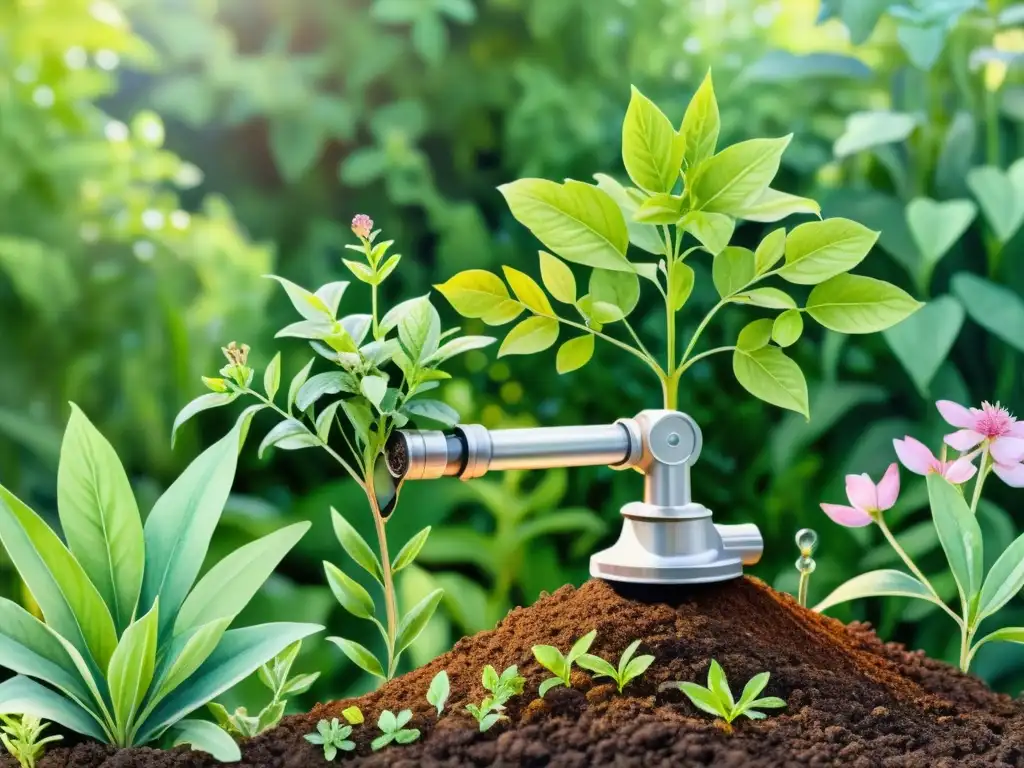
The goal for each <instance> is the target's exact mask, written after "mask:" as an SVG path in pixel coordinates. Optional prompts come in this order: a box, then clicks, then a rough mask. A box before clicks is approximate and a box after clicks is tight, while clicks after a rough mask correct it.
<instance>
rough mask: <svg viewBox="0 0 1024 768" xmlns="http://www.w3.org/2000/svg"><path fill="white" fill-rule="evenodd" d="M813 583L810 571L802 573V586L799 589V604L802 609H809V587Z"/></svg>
mask: <svg viewBox="0 0 1024 768" xmlns="http://www.w3.org/2000/svg"><path fill="white" fill-rule="evenodd" d="M810 581H811V573H810V571H800V586H799V587H798V588H797V593H796V595H797V597H796V599H797V602H798V603H800V607H801V608H806V607H807V586H808V585H809V584H810Z"/></svg>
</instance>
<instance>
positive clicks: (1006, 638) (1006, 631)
mask: <svg viewBox="0 0 1024 768" xmlns="http://www.w3.org/2000/svg"><path fill="white" fill-rule="evenodd" d="M992 642H1002V643H1024V627H1003V628H1002V629H997V630H996V631H995V632H990V633H989V634H987V635H985V636H984V637H983V638H981V640H979V641H978V642H976V643H975V644H974V651H977V649H978V648H980V647H981V646H982V645H984V644H985V643H992ZM972 655H973V651H972ZM19 679H20V678H19ZM2 688H3V686H0V692H2Z"/></svg>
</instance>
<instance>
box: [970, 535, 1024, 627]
mask: <svg viewBox="0 0 1024 768" xmlns="http://www.w3.org/2000/svg"><path fill="white" fill-rule="evenodd" d="M1022 587H1024V535H1021V536H1018V537H1017V538H1016V539H1014V541H1013V543H1012V544H1010V546H1008V547H1007V548H1006V549H1005V550H1004V551H1003V554H1001V555H1000V556H999V559H998V560H996V561H995V563H994V564H993V565H992V570H990V571H989V572H988V576H986V577H985V583H984V585H983V586H982V588H981V602H980V603H979V608H978V621H981V620H982V619H984V618H985V617H986V616H991V615H992V614H993V613H995V612H996V611H998V610H999V609H1000V608H1002V607H1003V606H1004V605H1006V604H1007V603H1008V602H1009V601H1010V600H1011V599H1012V598H1013V597H1014V596H1015V595H1016V594H1017V593H1018V592H1020V590H1021V588H1022Z"/></svg>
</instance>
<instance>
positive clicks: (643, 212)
mask: <svg viewBox="0 0 1024 768" xmlns="http://www.w3.org/2000/svg"><path fill="white" fill-rule="evenodd" d="M682 215H683V198H682V197H677V196H675V195H670V194H668V193H667V192H659V193H657V194H655V195H651V196H650V197H648V198H647V199H646V200H644V201H643V202H642V203H640V207H639V208H637V210H636V213H635V214H633V218H634V219H635V220H636V221H638V222H640V223H642V224H675V223H676V222H677V221H679V219H680V218H681V217H682Z"/></svg>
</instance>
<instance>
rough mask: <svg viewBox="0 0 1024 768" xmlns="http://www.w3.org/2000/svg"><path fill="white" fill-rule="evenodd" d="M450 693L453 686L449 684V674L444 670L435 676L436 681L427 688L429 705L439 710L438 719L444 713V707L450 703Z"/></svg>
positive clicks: (431, 682)
mask: <svg viewBox="0 0 1024 768" xmlns="http://www.w3.org/2000/svg"><path fill="white" fill-rule="evenodd" d="M450 692H451V685H450V684H449V682H448V673H447V672H446V671H445V670H443V669H442V670H441V671H440V672H438V673H437V674H436V675H434V679H433V680H431V681H430V687H429V688H427V703H428V704H432V705H433V706H435V707H436V708H437V716H438V717H440V716H441V713H442V712H444V705H445V704H446V703H447V701H448V694H449V693H450Z"/></svg>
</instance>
